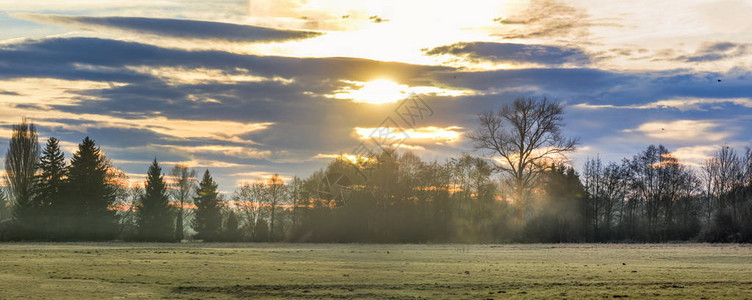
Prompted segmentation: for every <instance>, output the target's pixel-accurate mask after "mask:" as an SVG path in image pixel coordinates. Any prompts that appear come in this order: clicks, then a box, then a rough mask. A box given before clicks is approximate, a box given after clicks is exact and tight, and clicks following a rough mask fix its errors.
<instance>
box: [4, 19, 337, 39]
mask: <svg viewBox="0 0 752 300" xmlns="http://www.w3.org/2000/svg"><path fill="white" fill-rule="evenodd" d="M13 16H14V17H17V18H20V19H24V20H29V21H35V22H41V23H48V24H55V25H65V26H71V27H76V28H82V29H88V30H100V29H105V30H107V29H115V30H122V31H131V32H137V33H142V34H150V35H156V36H160V37H173V38H185V39H203V40H224V41H230V42H279V41H289V40H298V39H307V38H312V37H316V36H319V35H321V34H322V33H320V32H313V31H297V30H284V29H276V28H267V27H260V26H252V25H240V24H231V23H220V22H209V21H196V20H180V19H159V18H141V17H87V16H63V15H43V14H27V13H19V14H14V15H13Z"/></svg>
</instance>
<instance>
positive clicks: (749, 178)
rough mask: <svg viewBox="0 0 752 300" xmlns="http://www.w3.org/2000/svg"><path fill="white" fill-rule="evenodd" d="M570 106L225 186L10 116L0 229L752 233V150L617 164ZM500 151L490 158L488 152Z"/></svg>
mask: <svg viewBox="0 0 752 300" xmlns="http://www.w3.org/2000/svg"><path fill="white" fill-rule="evenodd" d="M563 114H564V111H563V106H562V105H561V104H560V103H557V102H554V101H549V100H547V99H545V98H543V99H539V98H520V99H517V100H515V101H514V102H513V103H511V104H509V105H505V106H503V107H502V108H501V109H499V110H498V111H495V112H488V113H484V114H481V115H479V118H478V128H477V130H476V131H474V132H472V133H471V134H470V135H469V138H470V140H471V141H473V143H474V149H475V150H476V151H477V152H478V153H479V154H481V155H480V156H475V155H471V154H467V153H465V154H462V155H460V156H458V157H454V158H450V159H448V160H446V161H442V162H439V161H423V160H421V159H420V158H419V157H418V156H417V155H415V154H413V153H411V152H409V151H394V150H393V149H388V148H387V149H386V150H384V151H382V152H380V153H377V154H374V155H372V156H370V157H361V158H358V159H357V160H355V161H352V160H351V159H348V158H347V157H345V156H341V157H339V158H336V159H334V160H332V161H331V162H330V163H329V164H328V165H327V166H326V168H324V169H322V170H319V171H317V172H314V173H313V174H311V175H310V176H308V177H307V178H305V179H301V178H298V177H293V178H291V179H289V180H286V181H285V180H283V179H282V178H281V177H280V176H278V175H274V176H271V177H270V178H267V179H263V180H257V181H255V182H248V183H243V184H242V185H240V186H239V187H237V188H236V190H235V191H233V192H232V193H230V194H227V195H223V194H220V193H219V192H218V186H217V183H216V182H215V181H214V180H213V178H212V177H211V174H210V172H209V170H205V172H204V173H203V176H202V177H201V178H200V180H199V178H197V176H196V171H194V170H191V169H190V168H189V167H187V166H185V165H176V166H175V167H174V168H173V169H172V170H171V171H170V172H169V173H168V174H164V173H163V171H162V168H161V166H160V165H159V162H158V161H157V160H156V159H154V161H153V162H152V164H151V165H150V167H149V168H148V170H147V177H146V181H145V182H144V184H143V186H128V184H127V179H126V177H125V175H124V173H123V172H122V171H120V170H118V169H117V168H115V167H114V166H113V165H112V163H111V162H110V160H109V159H108V158H107V157H106V156H105V154H104V153H102V152H101V150H100V149H99V148H98V147H97V146H96V145H95V143H94V141H93V140H91V139H90V138H88V137H87V138H85V139H84V140H83V141H82V142H81V144H79V145H78V149H77V151H76V152H75V153H73V155H72V158H71V159H70V160H69V161H68V162H66V161H65V158H64V155H63V153H62V151H61V150H60V147H59V143H58V141H57V139H55V138H50V139H48V140H47V143H46V145H45V147H44V149H40V146H39V145H38V142H37V139H38V137H37V133H36V129H35V127H34V125H33V124H31V123H28V122H26V121H25V120H24V121H23V122H21V124H18V125H16V126H14V127H13V136H12V137H11V140H10V144H9V148H8V153H7V155H6V161H5V167H6V181H5V182H6V184H5V186H6V188H5V191H4V192H2V191H0V237H2V238H3V239H13V240H58V241H60V240H112V239H123V240H140V241H164V242H170V241H180V240H183V239H186V238H188V239H196V240H204V241H256V242H260V241H292V242H665V241H682V240H685V241H708V242H749V241H752V151H751V150H749V149H747V150H745V151H743V153H741V154H740V153H738V152H737V151H736V150H734V149H733V148H731V147H728V146H723V147H719V149H718V151H717V152H716V153H714V154H713V155H712V157H711V158H709V159H708V160H707V161H706V162H705V163H704V164H702V165H701V166H696V167H691V166H690V165H688V164H686V163H683V162H681V161H679V160H678V159H677V158H676V157H675V156H674V155H673V154H672V153H671V152H670V151H669V150H668V149H667V148H665V147H664V146H661V145H658V146H653V145H651V146H648V147H647V148H646V149H645V150H644V151H641V152H639V153H637V154H635V155H634V156H632V157H629V158H624V159H622V160H621V161H617V162H606V163H604V162H602V161H601V159H600V158H599V157H597V156H596V157H592V158H589V159H587V161H586V162H585V163H584V166H583V167H582V169H581V170H579V172H578V171H575V169H574V168H573V167H572V166H571V165H570V164H569V160H568V159H567V154H569V153H571V152H572V151H575V149H576V147H577V145H578V144H579V140H578V139H576V138H568V137H565V136H564V135H563V133H562V131H561V128H562V127H563V126H564V125H565V124H564V122H563ZM489 158H490V159H489Z"/></svg>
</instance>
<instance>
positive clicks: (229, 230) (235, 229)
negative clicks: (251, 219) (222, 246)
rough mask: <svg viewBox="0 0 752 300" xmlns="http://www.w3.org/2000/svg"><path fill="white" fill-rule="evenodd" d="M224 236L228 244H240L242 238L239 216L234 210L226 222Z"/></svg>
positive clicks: (230, 211) (229, 213) (228, 214)
mask: <svg viewBox="0 0 752 300" xmlns="http://www.w3.org/2000/svg"><path fill="white" fill-rule="evenodd" d="M222 235H223V236H224V240H225V241H228V242H238V241H240V240H241V238H242V234H241V232H240V222H239V220H238V215H237V214H235V211H234V210H232V209H231V210H229V212H228V213H227V221H225V226H224V229H223V234H222Z"/></svg>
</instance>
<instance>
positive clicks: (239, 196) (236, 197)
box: [232, 181, 266, 241]
mask: <svg viewBox="0 0 752 300" xmlns="http://www.w3.org/2000/svg"><path fill="white" fill-rule="evenodd" d="M265 193H266V188H265V185H264V182H263V181H257V182H254V183H247V182H245V183H243V184H242V185H241V186H240V188H239V189H237V190H236V191H235V192H234V194H233V196H232V200H233V202H234V203H235V206H236V207H238V209H239V210H240V212H241V213H242V216H243V218H244V219H245V225H244V226H245V227H246V231H247V232H248V234H249V236H250V239H251V240H252V241H258V240H259V239H258V238H259V236H258V229H259V224H260V222H261V220H262V219H263V216H262V213H263V207H264V203H265V198H266V195H265Z"/></svg>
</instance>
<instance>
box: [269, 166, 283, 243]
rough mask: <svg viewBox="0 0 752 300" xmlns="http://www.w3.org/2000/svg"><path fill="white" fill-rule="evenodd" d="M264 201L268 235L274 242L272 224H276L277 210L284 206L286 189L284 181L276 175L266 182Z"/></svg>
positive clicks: (274, 234) (274, 235)
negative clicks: (267, 210) (267, 220)
mask: <svg viewBox="0 0 752 300" xmlns="http://www.w3.org/2000/svg"><path fill="white" fill-rule="evenodd" d="M266 200H267V202H266V204H267V205H269V234H270V237H271V238H272V240H275V238H276V232H275V231H274V224H275V222H276V220H275V217H276V215H277V208H278V207H279V206H280V205H283V204H285V203H286V200H287V188H286V186H285V183H284V181H282V179H281V178H279V175H277V174H274V175H272V177H271V178H269V181H268V182H267V186H266Z"/></svg>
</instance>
